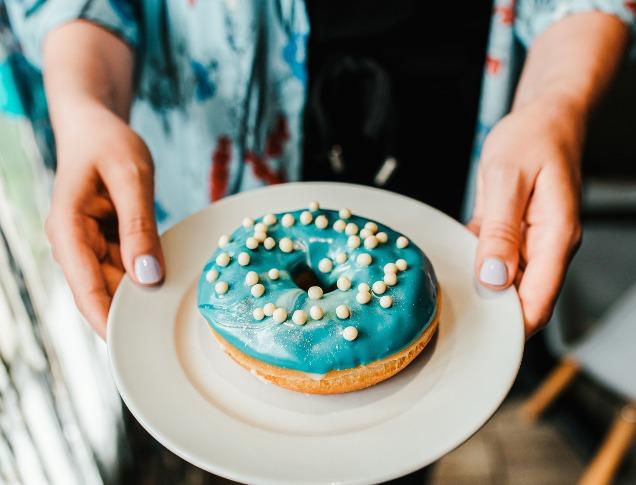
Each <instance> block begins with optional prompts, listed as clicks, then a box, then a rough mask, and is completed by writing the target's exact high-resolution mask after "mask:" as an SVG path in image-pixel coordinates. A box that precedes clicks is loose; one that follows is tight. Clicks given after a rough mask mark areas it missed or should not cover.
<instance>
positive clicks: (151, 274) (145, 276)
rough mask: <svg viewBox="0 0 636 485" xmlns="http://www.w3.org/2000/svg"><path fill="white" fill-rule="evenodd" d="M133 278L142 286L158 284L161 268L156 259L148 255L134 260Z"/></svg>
mask: <svg viewBox="0 0 636 485" xmlns="http://www.w3.org/2000/svg"><path fill="white" fill-rule="evenodd" d="M135 276H137V281H139V283H141V284H144V285H152V284H154V283H158V282H159V280H160V279H161V267H160V266H159V261H157V258H155V257H154V256H152V255H150V254H144V255H142V256H137V257H136V258H135Z"/></svg>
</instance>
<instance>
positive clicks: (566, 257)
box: [469, 96, 585, 337]
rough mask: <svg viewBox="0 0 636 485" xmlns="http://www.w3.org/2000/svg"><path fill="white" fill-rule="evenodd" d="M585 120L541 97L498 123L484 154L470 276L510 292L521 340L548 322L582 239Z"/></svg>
mask: <svg viewBox="0 0 636 485" xmlns="http://www.w3.org/2000/svg"><path fill="white" fill-rule="evenodd" d="M584 118H585V117H584V116H583V115H582V114H581V113H580V112H579V110H578V109H577V108H576V106H575V105H574V104H569V103H568V102H567V98H566V97H564V96H553V97H544V98H543V99H538V100H535V101H532V102H530V103H528V104H525V105H524V106H522V107H520V108H518V109H515V110H514V111H513V112H512V113H510V114H509V115H508V116H506V117H505V118H503V119H502V120H501V121H500V122H499V123H498V124H497V125H496V126H495V127H494V128H493V130H492V131H491V132H490V134H489V135H488V137H487V138H486V141H485V143H484V147H483V150H482V158H481V162H480V166H479V173H478V180H477V196H476V201H475V209H474V213H473V218H472V220H471V221H470V223H469V228H470V229H471V230H472V231H473V232H474V233H475V234H476V235H477V236H478V237H479V244H478V249H477V256H476V261H475V271H476V274H477V278H478V279H479V281H480V282H481V284H483V285H484V286H486V287H488V288H491V289H503V288H506V287H508V286H510V285H511V284H515V286H516V287H517V289H518V292H519V298H520V300H521V306H522V309H523V314H524V320H525V332H526V337H529V336H530V335H532V334H533V333H534V332H536V331H537V330H538V329H540V328H541V327H542V326H543V325H545V324H546V323H547V321H548V320H549V318H550V316H551V314H552V310H553V307H554V303H555V300H556V298H557V296H558V294H559V290H560V288H561V285H562V283H563V278H564V276H565V272H566V269H567V267H568V264H569V262H570V260H571V258H572V256H573V254H574V253H575V251H576V249H577V247H578V244H579V241H580V239H581V226H580V222H579V206H580V190H581V174H580V157H581V149H582V145H583V138H584V132H585V122H584Z"/></svg>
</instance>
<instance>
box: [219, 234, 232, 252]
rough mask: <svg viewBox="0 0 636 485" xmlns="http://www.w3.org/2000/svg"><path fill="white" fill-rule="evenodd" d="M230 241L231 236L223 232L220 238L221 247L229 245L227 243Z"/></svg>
mask: <svg viewBox="0 0 636 485" xmlns="http://www.w3.org/2000/svg"><path fill="white" fill-rule="evenodd" d="M229 242H230V236H228V235H227V234H223V235H222V236H221V237H220V238H219V247H220V248H221V249H222V248H224V247H225V246H227V243H229Z"/></svg>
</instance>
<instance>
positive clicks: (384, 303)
mask: <svg viewBox="0 0 636 485" xmlns="http://www.w3.org/2000/svg"><path fill="white" fill-rule="evenodd" d="M380 306H381V307H382V308H389V307H391V306H393V298H391V297H390V296H389V295H385V296H383V297H382V298H380Z"/></svg>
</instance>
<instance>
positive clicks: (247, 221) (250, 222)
mask: <svg viewBox="0 0 636 485" xmlns="http://www.w3.org/2000/svg"><path fill="white" fill-rule="evenodd" d="M253 225H254V219H252V218H251V217H246V218H245V219H243V227H244V228H245V229H249V228H250V227H252V226H253Z"/></svg>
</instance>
